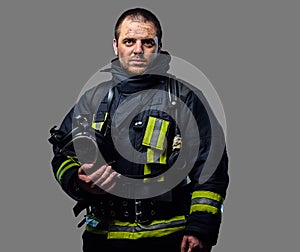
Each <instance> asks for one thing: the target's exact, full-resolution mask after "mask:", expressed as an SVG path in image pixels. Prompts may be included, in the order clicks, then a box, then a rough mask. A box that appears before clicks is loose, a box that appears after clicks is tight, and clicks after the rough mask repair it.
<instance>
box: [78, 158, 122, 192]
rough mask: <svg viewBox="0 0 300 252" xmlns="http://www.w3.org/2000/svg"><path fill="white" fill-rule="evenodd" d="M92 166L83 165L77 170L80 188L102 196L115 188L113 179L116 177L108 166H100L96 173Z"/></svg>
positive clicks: (115, 173)
mask: <svg viewBox="0 0 300 252" xmlns="http://www.w3.org/2000/svg"><path fill="white" fill-rule="evenodd" d="M92 169H93V170H94V164H83V165H82V166H81V167H80V168H79V169H78V178H79V182H80V185H79V186H80V187H81V188H82V189H84V190H85V191H87V192H89V193H93V194H104V193H105V192H109V191H110V190H112V189H113V188H114V187H115V186H116V182H115V181H114V178H115V177H116V176H117V175H118V173H117V172H115V171H112V167H111V166H110V165H102V166H101V167H99V168H98V169H97V170H96V171H93V172H92Z"/></svg>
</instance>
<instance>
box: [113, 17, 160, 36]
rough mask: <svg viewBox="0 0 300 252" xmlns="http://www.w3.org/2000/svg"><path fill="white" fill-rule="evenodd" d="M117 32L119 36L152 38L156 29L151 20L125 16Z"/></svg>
mask: <svg viewBox="0 0 300 252" xmlns="http://www.w3.org/2000/svg"><path fill="white" fill-rule="evenodd" d="M118 33H119V38H120V37H122V38H124V37H129V38H130V37H136V36H139V37H141V38H154V37H155V36H156V33H157V29H156V27H155V25H154V23H153V22H151V21H145V20H144V19H136V18H131V17H127V18H125V19H124V20H123V22H122V23H121V25H120V26H119V28H118Z"/></svg>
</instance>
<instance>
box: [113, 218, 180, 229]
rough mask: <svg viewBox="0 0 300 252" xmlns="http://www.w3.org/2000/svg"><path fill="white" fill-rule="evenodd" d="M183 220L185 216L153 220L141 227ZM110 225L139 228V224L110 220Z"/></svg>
mask: <svg viewBox="0 0 300 252" xmlns="http://www.w3.org/2000/svg"><path fill="white" fill-rule="evenodd" d="M183 220H185V215H177V216H174V217H172V218H171V219H168V220H153V221H152V222H151V223H150V224H149V225H142V227H145V228H147V227H151V226H155V225H160V224H168V223H171V222H174V221H183ZM110 224H111V225H116V226H121V227H127V226H129V227H135V226H141V224H139V223H137V222H134V223H132V222H128V221H119V220H112V221H111V223H110Z"/></svg>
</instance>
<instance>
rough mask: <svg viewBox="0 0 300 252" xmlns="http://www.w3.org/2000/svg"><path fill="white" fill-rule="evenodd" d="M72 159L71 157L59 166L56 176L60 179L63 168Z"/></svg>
mask: <svg viewBox="0 0 300 252" xmlns="http://www.w3.org/2000/svg"><path fill="white" fill-rule="evenodd" d="M71 161H72V160H71V159H67V160H66V161H64V162H63V163H62V164H61V165H60V166H59V168H58V170H57V172H56V174H55V176H56V179H57V180H58V181H59V174H60V172H61V170H62V169H63V168H64V166H65V165H66V164H67V163H70V162H71Z"/></svg>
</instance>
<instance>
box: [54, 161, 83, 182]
mask: <svg viewBox="0 0 300 252" xmlns="http://www.w3.org/2000/svg"><path fill="white" fill-rule="evenodd" d="M75 166H77V167H80V165H79V164H77V163H71V164H69V165H67V166H66V167H65V168H64V169H63V170H62V171H61V173H60V174H58V181H59V183H61V180H62V176H63V175H64V173H65V172H66V171H67V170H69V169H70V168H72V167H75Z"/></svg>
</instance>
